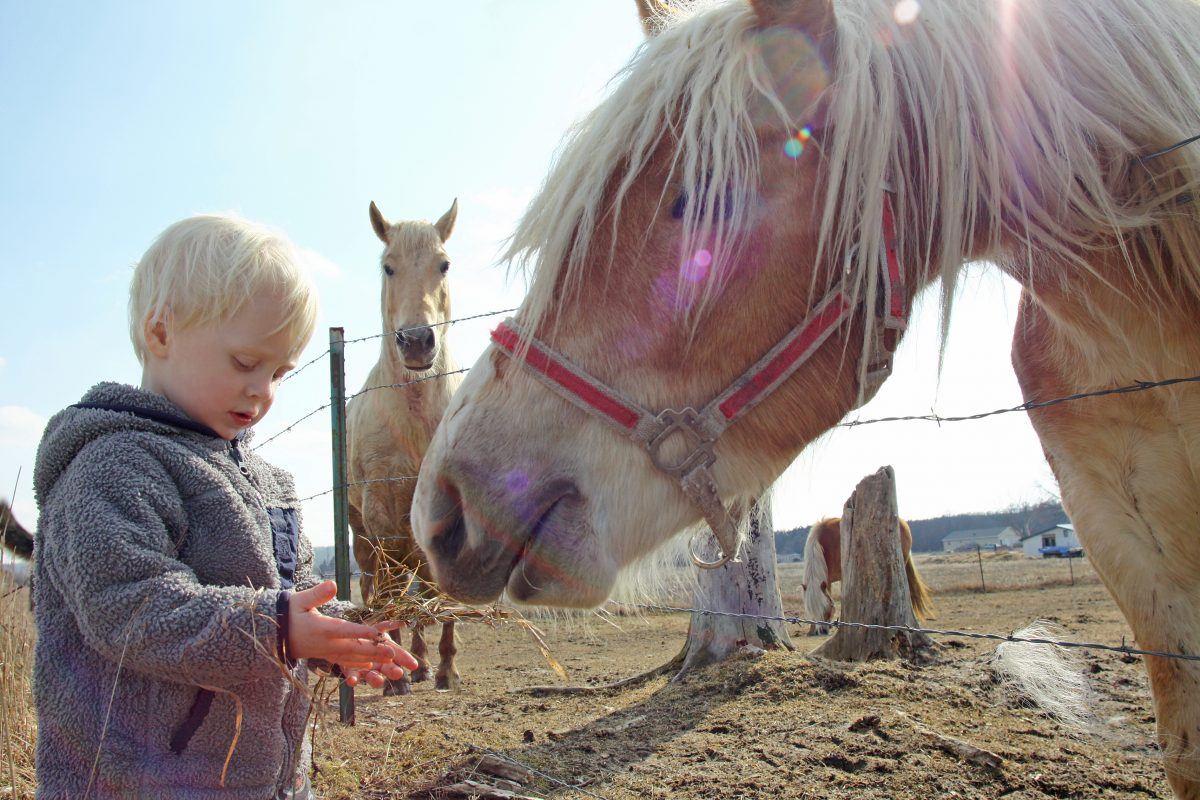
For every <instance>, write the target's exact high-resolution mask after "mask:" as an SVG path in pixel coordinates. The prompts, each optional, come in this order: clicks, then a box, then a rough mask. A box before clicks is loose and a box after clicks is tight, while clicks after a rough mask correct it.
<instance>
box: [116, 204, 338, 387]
mask: <svg viewBox="0 0 1200 800" xmlns="http://www.w3.org/2000/svg"><path fill="white" fill-rule="evenodd" d="M261 291H271V292H275V293H276V294H278V295H279V297H280V302H281V303H282V304H283V307H284V315H283V316H284V322H283V324H282V325H281V326H280V330H287V331H288V332H289V335H290V337H291V339H292V341H294V342H295V343H296V348H295V349H296V351H297V352H298V351H299V350H301V349H302V348H303V347H304V345H305V344H307V343H308V340H309V339H310V338H311V337H312V333H313V328H314V327H315V326H316V322H317V293H316V290H315V289H314V288H313V285H312V282H311V281H310V280H309V278H308V275H307V274H306V272H305V270H304V269H303V267H302V265H301V259H300V255H299V252H298V251H297V250H296V247H295V246H294V245H293V244H292V243H291V242H290V241H289V240H288V239H287V238H286V237H285V236H283V235H281V234H278V233H275V232H274V231H271V230H269V229H268V228H266V227H265V226H263V225H259V224H257V223H253V222H249V221H247V220H244V219H241V218H240V217H237V216H233V215H229V214H200V215H197V216H194V217H188V218H187V219H183V220H180V221H179V222H176V223H175V224H173V225H171V226H170V227H168V228H167V229H166V230H165V231H163V232H162V233H161V234H159V237H158V238H157V239H155V240H154V243H153V244H152V245H150V248H149V249H148V250H147V251H146V253H145V255H143V256H142V258H141V260H140V261H138V263H137V266H136V267H135V268H134V271H133V281H132V282H131V283H130V286H129V336H130V338H131V339H132V340H133V349H134V351H135V352H136V353H137V357H138V360H139V361H141V362H142V363H145V360H146V327H147V322H149V323H150V325H154V324H156V323H158V322H165V321H167V319H168V316H169V318H170V322H171V324H172V325H173V326H174V327H176V328H177V329H182V328H187V327H191V326H193V325H204V324H219V323H221V322H225V321H227V320H229V319H231V318H232V317H233V316H234V315H235V314H237V313H238V311H239V310H241V308H242V306H243V305H244V304H245V303H246V301H247V300H249V299H250V298H251V297H254V296H255V295H257V294H258V293H259V292H261Z"/></svg>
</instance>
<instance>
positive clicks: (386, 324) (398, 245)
mask: <svg viewBox="0 0 1200 800" xmlns="http://www.w3.org/2000/svg"><path fill="white" fill-rule="evenodd" d="M370 216H371V226H372V227H373V228H374V229H375V235H376V236H378V237H379V239H380V241H382V242H383V244H384V250H383V256H382V258H381V259H380V270H379V272H380V282H381V284H382V287H383V288H382V292H381V296H380V308H381V316H382V320H383V332H384V334H385V335H384V337H383V339H382V340H381V341H382V347H381V348H380V352H379V360H378V361H377V362H376V363H375V366H374V368H372V370H371V372H370V374H369V375H368V376H367V380H366V383H365V385H364V387H363V392H361V393H359V394H358V395H356V396H355V397H354V398H352V399H351V400H350V402H349V403H348V404H347V406H346V438H347V448H346V449H347V482H348V483H349V484H350V486H349V490H348V494H349V499H350V508H349V515H350V526H351V528H353V530H354V559H355V561H357V562H358V565H359V568H360V569H362V576H361V578H360V580H359V585H360V588H361V589H362V597H363V602H364V603H368V602H370V601H371V600H372V599H373V598H374V597H376V596H383V597H386V596H387V594H388V593H389V592H395V591H403V590H404V589H405V588H406V587H407V586H408V583H409V581H410V579H411V576H412V575H416V576H417V577H418V578H419V579H421V580H422V581H423V582H425V583H426V584H430V583H431V575H430V571H429V565H428V563H427V560H426V559H425V557H424V556H423V555H422V554H421V551H420V549H419V548H418V547H417V544H416V541H415V540H414V539H413V535H412V523H411V519H410V513H411V508H412V497H413V491H414V490H415V488H416V482H415V481H414V480H413V479H412V478H413V477H414V476H416V474H417V470H418V469H420V466H421V459H422V457H424V455H425V450H426V448H427V447H429V442H430V440H431V439H432V438H433V432H434V430H435V429H436V428H437V425H438V423H439V422H440V421H441V419H442V414H443V413H444V412H445V410H446V406H447V405H448V404H449V402H450V397H451V395H452V394H454V390H455V389H456V388H457V387H458V382H459V376H458V375H444V376H443V377H436V378H432V379H428V380H422V379H423V378H430V376H435V375H441V374H444V373H447V372H453V371H454V370H455V369H456V365H455V364H454V361H453V359H452V357H451V355H450V348H449V346H448V345H447V343H446V338H445V328H443V327H428V326H439V325H441V324H443V323H446V322H449V320H450V288H449V286H448V285H447V279H446V275H447V273H448V272H449V270H450V259H449V256H447V254H446V241H447V240H448V239H449V238H450V234H451V233H452V232H453V230H454V221H455V218H456V217H457V216H458V201H457V200H456V201H455V202H454V204H453V205H451V206H450V210H449V211H447V212H446V213H445V214H444V215H443V216H442V218H441V219H439V220H438V221H437V222H435V223H433V224H432V225H431V224H429V223H428V222H419V221H406V222H397V223H394V224H393V223H389V222H388V221H387V220H385V219H384V217H383V214H381V213H380V211H379V209H378V207H376V205H375V204H374V203H371V208H370ZM405 384H407V385H405ZM374 387H395V388H374ZM424 590H425V591H428V588H425V589H424ZM426 652H427V649H426V645H425V637H424V635H423V631H422V629H421V628H420V627H419V626H418V627H414V628H413V632H412V654H413V656H414V657H415V658H416V659H417V661H418V662H419V664H420V666H419V667H418V668H417V670H416V671H415V672H413V673H412V680H413V681H423V680H426V679H428V677H429V663H428V662H427V661H426V660H425V653H426ZM438 653H439V656H440V657H441V662H440V663H439V665H438V670H437V676H436V681H435V686H436V687H437V688H438V689H450V688H453V687H455V686H457V684H458V670H457V669H455V666H454V656H455V655H456V653H457V650H456V648H455V646H454V623H453V622H447V623H444V624H443V625H442V638H441V641H440V643H439V645H438ZM410 691H411V687H410V685H409V683H408V680H407V679H401V680H399V681H388V683H387V684H386V685H385V686H384V694H407V693H408V692H410Z"/></svg>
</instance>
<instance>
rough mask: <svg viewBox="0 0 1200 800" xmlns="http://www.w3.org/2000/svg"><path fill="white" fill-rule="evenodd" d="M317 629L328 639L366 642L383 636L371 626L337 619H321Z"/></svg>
mask: <svg viewBox="0 0 1200 800" xmlns="http://www.w3.org/2000/svg"><path fill="white" fill-rule="evenodd" d="M317 629H318V630H319V631H320V633H321V634H322V635H323V636H327V637H330V638H338V639H366V640H368V641H374V640H377V639H381V638H383V634H382V633H381V632H380V631H378V630H376V629H375V628H374V627H373V626H371V625H360V624H359V623H357V622H350V621H349V620H344V619H338V618H337V617H324V616H323V617H321V619H320V620H319V622H318V626H317Z"/></svg>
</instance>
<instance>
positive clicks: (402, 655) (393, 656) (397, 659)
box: [382, 641, 420, 669]
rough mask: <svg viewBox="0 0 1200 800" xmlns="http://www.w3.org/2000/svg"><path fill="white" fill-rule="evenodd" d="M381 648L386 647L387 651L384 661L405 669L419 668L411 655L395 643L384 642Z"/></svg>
mask: <svg viewBox="0 0 1200 800" xmlns="http://www.w3.org/2000/svg"><path fill="white" fill-rule="evenodd" d="M382 646H383V647H386V648H387V649H388V651H389V655H388V656H386V657H385V658H386V660H388V661H392V662H394V663H396V664H399V665H400V666H402V667H404V668H405V669H416V668H417V667H419V666H420V664H418V663H417V660H416V659H415V658H413V656H412V653H410V652H408V651H407V650H405V649H404V648H403V647H401V646H400V645H398V644H396V643H395V642H391V641H387V642H384V643H383V644H382Z"/></svg>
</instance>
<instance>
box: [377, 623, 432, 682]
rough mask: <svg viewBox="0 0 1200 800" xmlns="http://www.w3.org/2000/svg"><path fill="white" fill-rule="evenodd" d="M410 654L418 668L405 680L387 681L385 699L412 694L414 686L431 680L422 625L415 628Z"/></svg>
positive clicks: (405, 677) (405, 676)
mask: <svg viewBox="0 0 1200 800" xmlns="http://www.w3.org/2000/svg"><path fill="white" fill-rule="evenodd" d="M410 652H412V654H413V657H414V658H416V663H418V668H416V669H414V670H413V673H412V675H404V676H403V678H400V679H397V680H391V679H390V678H389V679H388V680H386V681H385V682H384V685H383V694H384V697H392V696H395V694H412V693H413V684H419V682H421V681H422V680H428V678H430V664H428V662H427V661H425V637H424V636H421V626H420V625H418V626H415V627H413V646H412V649H410Z"/></svg>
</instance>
